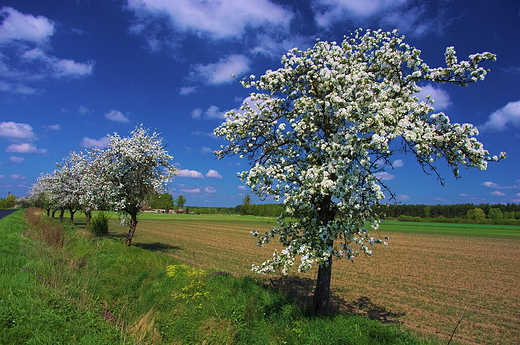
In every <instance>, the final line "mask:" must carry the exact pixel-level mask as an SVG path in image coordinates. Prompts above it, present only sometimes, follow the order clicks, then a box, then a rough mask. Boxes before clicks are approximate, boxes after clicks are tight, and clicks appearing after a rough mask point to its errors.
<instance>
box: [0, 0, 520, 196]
mask: <svg viewBox="0 0 520 345" xmlns="http://www.w3.org/2000/svg"><path fill="white" fill-rule="evenodd" d="M359 27H363V28H372V29H378V28H383V29H385V30H393V29H395V28H399V29H400V32H401V33H402V34H404V35H405V36H406V37H407V39H406V42H407V43H409V44H411V45H413V46H416V47H417V48H419V49H420V50H421V51H422V55H421V56H422V58H423V59H424V60H425V61H426V62H427V63H428V64H429V65H430V66H432V67H439V66H445V65H444V51H445V49H446V47H447V46H454V47H455V49H456V51H457V54H458V57H459V59H463V58H467V56H468V55H470V54H473V53H479V52H484V51H490V52H493V53H495V54H497V61H496V62H488V63H486V64H485V65H484V67H486V68H489V69H491V72H490V73H489V74H488V76H487V77H486V80H485V81H483V82H479V83H476V84H472V85H469V86H468V87H467V88H461V87H456V86H451V85H441V86H435V87H432V86H430V85H425V88H424V91H425V92H426V93H428V94H431V95H432V97H433V99H435V100H436V103H435V106H436V110H441V111H444V112H445V113H446V114H447V115H448V116H449V117H450V119H451V120H452V122H460V123H462V122H469V123H473V124H475V125H478V126H479V128H480V130H481V134H480V135H479V140H480V141H482V142H483V143H484V145H485V147H486V149H488V150H489V151H490V152H491V153H492V154H499V153H500V151H505V152H507V155H508V158H507V159H506V160H504V161H501V162H498V163H492V164H490V165H489V167H488V170H486V171H479V170H476V169H470V170H462V172H461V175H462V178H461V179H458V180H457V179H455V178H454V177H452V176H451V175H450V171H449V170H448V169H444V168H445V167H444V165H445V164H443V162H440V164H439V166H440V171H441V173H442V174H443V176H444V177H445V178H446V180H445V186H444V187H443V186H441V185H440V183H439V182H438V181H437V180H436V178H435V177H434V176H428V175H426V174H424V173H423V172H422V170H421V168H420V167H419V165H418V164H417V163H416V162H415V161H414V159H413V157H411V156H402V157H401V156H400V157H396V161H397V162H396V163H395V164H394V169H393V170H389V171H388V172H387V175H386V179H387V181H386V183H387V184H388V185H389V186H390V187H391V188H392V189H393V191H394V193H395V194H396V195H397V196H398V199H399V200H400V201H401V202H403V203H412V204H419V203H424V204H452V203H508V202H514V203H519V202H520V173H519V172H518V171H519V169H518V168H519V163H518V162H519V159H520V145H519V144H520V58H519V55H518V52H519V46H520V1H517V0H515V1H513V0H500V1H493V2H490V1H485V0H474V1H447V0H444V1H415V0H393V1H391V0H359V1H357V0H308V1H305V0H300V1H296V0H293V1H289V0H220V1H216V0H206V1H202V0H48V1H36V0H32V1H30V0H29V1H28V0H16V1H5V0H0V198H4V197H6V196H7V194H8V193H11V194H15V195H16V196H23V195H25V194H26V193H27V191H28V189H29V187H30V186H31V185H32V184H33V183H34V182H35V179H36V178H37V177H38V176H39V175H40V173H46V172H51V171H52V170H53V169H54V168H55V164H56V162H58V161H60V160H61V159H62V158H64V157H66V156H67V155H68V153H69V152H70V151H81V150H83V149H84V148H85V147H86V146H102V145H103V144H104V143H106V134H107V133H113V132H117V133H119V134H121V135H126V134H128V132H129V131H131V130H132V129H133V128H134V127H135V126H137V125H139V124H141V123H142V124H143V125H144V126H145V127H147V128H150V129H152V130H156V131H158V132H160V133H162V136H163V137H164V140H165V142H166V143H167V145H168V146H167V147H168V150H169V152H170V154H172V155H173V156H174V157H175V158H174V163H175V165H177V167H178V168H179V169H180V171H179V176H178V177H176V178H175V179H174V180H173V181H172V183H171V188H172V194H173V195H174V197H176V196H177V195H179V194H182V195H184V196H185V197H186V199H187V201H188V202H187V204H188V205H194V206H195V205H196V206H235V205H238V204H240V203H241V201H242V198H243V196H244V195H245V194H246V193H248V192H249V191H248V189H247V188H246V186H245V184H244V183H243V182H241V181H240V180H239V179H238V178H237V177H236V174H237V172H239V171H242V170H246V169H248V163H247V161H244V160H240V159H239V158H235V157H231V158H225V159H223V160H217V159H216V158H215V157H214V155H213V154H212V153H211V151H212V150H215V149H218V148H219V147H220V145H221V144H223V143H224V141H223V140H221V139H217V138H215V137H214V136H213V134H212V133H213V129H214V128H215V127H217V126H218V125H219V124H220V123H221V122H222V119H223V115H224V113H225V112H226V111H227V110H230V109H234V108H238V107H239V106H240V104H241V102H242V101H243V100H244V98H246V97H247V96H248V91H251V90H247V89H244V88H242V86H241V85H240V84H239V83H238V82H237V81H236V80H235V79H233V78H232V77H231V74H236V75H237V77H242V76H246V75H249V74H255V75H257V76H259V75H261V74H263V73H264V72H265V70H267V69H276V68H278V67H280V57H281V56H282V55H283V54H284V53H285V52H287V50H289V49H291V48H293V47H298V48H300V49H306V48H309V47H311V46H312V44H313V43H314V42H315V40H316V38H320V39H322V40H334V41H341V40H342V39H343V36H344V35H346V34H348V33H349V32H351V31H353V30H355V29H356V28H359ZM253 202H259V200H258V199H257V198H253ZM267 202H268V201H267Z"/></svg>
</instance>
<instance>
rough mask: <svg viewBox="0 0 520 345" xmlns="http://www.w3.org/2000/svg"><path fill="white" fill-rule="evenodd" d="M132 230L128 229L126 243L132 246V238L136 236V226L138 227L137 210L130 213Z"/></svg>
mask: <svg viewBox="0 0 520 345" xmlns="http://www.w3.org/2000/svg"><path fill="white" fill-rule="evenodd" d="M130 217H131V219H130V230H128V236H126V241H125V244H126V245H127V246H130V245H131V244H132V238H134V232H135V228H136V227H137V212H135V213H131V214H130Z"/></svg>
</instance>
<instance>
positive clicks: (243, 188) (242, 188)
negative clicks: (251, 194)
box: [238, 186, 247, 190]
mask: <svg viewBox="0 0 520 345" xmlns="http://www.w3.org/2000/svg"><path fill="white" fill-rule="evenodd" d="M246 189H247V187H246V186H238V190H246Z"/></svg>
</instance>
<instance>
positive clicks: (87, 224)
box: [83, 209, 92, 230]
mask: <svg viewBox="0 0 520 345" xmlns="http://www.w3.org/2000/svg"><path fill="white" fill-rule="evenodd" d="M83 213H85V228H86V229H87V230H90V220H91V219H92V211H91V210H90V209H89V210H83Z"/></svg>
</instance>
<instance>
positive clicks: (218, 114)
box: [206, 105, 226, 119]
mask: <svg viewBox="0 0 520 345" xmlns="http://www.w3.org/2000/svg"><path fill="white" fill-rule="evenodd" d="M225 114H226V113H225V112H222V111H219V109H218V107H217V106H215V105H212V106H210V107H209V108H208V110H206V118H208V119H223V118H225Z"/></svg>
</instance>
